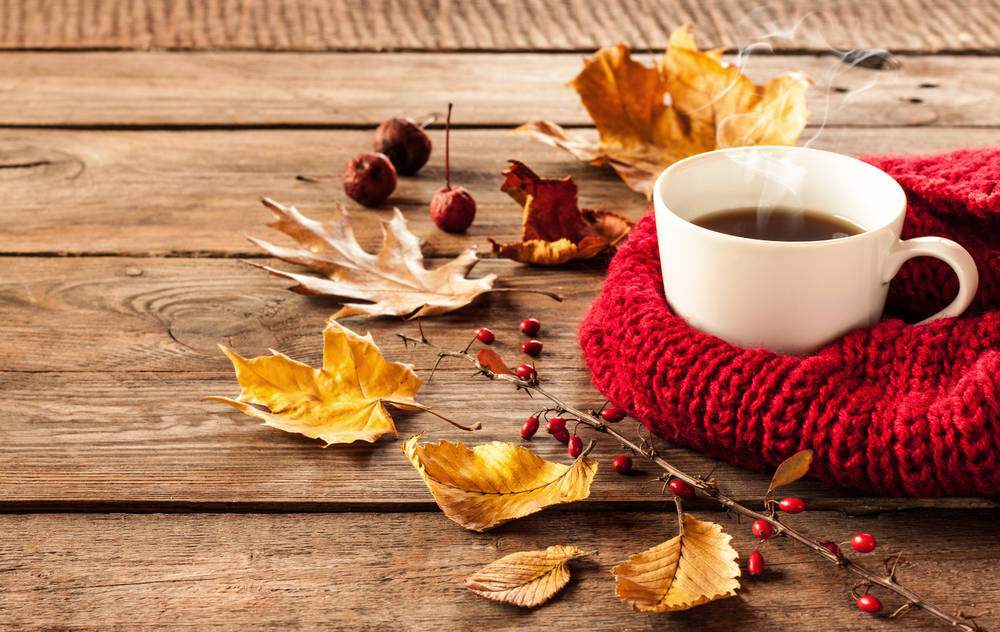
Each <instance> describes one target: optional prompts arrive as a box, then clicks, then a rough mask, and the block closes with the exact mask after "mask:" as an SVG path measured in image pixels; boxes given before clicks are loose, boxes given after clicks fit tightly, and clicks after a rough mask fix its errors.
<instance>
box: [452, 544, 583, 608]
mask: <svg viewBox="0 0 1000 632" xmlns="http://www.w3.org/2000/svg"><path fill="white" fill-rule="evenodd" d="M582 555H585V553H583V552H582V551H581V550H580V549H578V548H576V547H575V546H550V547H549V548H547V549H545V550H544V551H518V552H517V553H511V554H510V555H505V556H503V557H501V558H500V559H498V560H496V561H495V562H490V563H489V564H487V565H486V566H484V567H482V568H481V569H479V570H478V571H476V572H475V573H473V574H472V575H469V577H468V578H466V580H465V587H466V588H468V589H469V590H471V591H472V592H474V593H476V594H477V595H479V596H480V597H483V598H484V599H489V600H491V601H499V602H501V603H507V604H511V605H513V606H520V607H521V608H534V607H535V606H539V605H541V604H543V603H545V602H546V601H548V600H549V599H551V598H552V596H553V595H555V594H556V593H557V592H559V591H560V590H561V589H562V587H563V586H565V585H566V583H567V582H569V561H570V560H572V559H574V558H577V557H580V556H582Z"/></svg>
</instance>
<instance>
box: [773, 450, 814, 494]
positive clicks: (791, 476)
mask: <svg viewBox="0 0 1000 632" xmlns="http://www.w3.org/2000/svg"><path fill="white" fill-rule="evenodd" d="M812 459H813V451H812V450H800V451H799V452H796V453H795V454H793V455H792V456H790V457H788V458H787V459H785V460H784V461H782V462H781V465H779V466H778V469H777V470H775V471H774V476H772V477H771V485H770V486H769V487H768V488H767V493H768V494H770V493H771V492H772V491H774V490H776V489H778V488H779V487H781V486H782V485H788V484H789V483H794V482H795V481H797V480H799V479H800V478H802V477H803V476H805V475H806V474H807V473H809V466H810V465H811V464H812Z"/></svg>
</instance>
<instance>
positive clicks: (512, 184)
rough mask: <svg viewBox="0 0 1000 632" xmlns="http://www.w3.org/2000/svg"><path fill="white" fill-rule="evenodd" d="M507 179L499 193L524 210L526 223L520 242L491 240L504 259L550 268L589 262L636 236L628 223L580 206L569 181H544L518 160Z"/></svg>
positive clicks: (610, 214) (571, 180)
mask: <svg viewBox="0 0 1000 632" xmlns="http://www.w3.org/2000/svg"><path fill="white" fill-rule="evenodd" d="M503 173H504V176H505V179H504V183H503V185H502V186H501V187H500V190H501V191H503V192H504V193H506V194H507V195H509V196H510V197H511V198H513V199H514V200H515V201H516V202H517V203H518V204H520V205H521V206H522V207H523V208H524V217H523V220H522V225H523V232H522V235H521V241H519V242H514V243H510V244H503V245H501V244H499V243H497V242H496V241H494V240H492V239H490V243H491V244H492V246H493V252H494V253H495V254H498V255H500V256H501V257H506V258H508V259H513V260H514V261H520V262H522V263H534V264H540V265H550V266H551V265H559V264H563V263H566V262H567V261H572V260H573V259H590V258H591V257H594V256H596V255H599V254H601V253H602V252H606V251H611V250H614V246H615V244H617V243H618V242H620V241H621V240H622V239H624V238H625V236H626V235H628V233H629V231H630V230H632V222H630V221H628V220H627V219H625V218H624V217H620V216H618V215H615V214H614V213H609V212H606V211H594V210H590V209H581V208H580V207H579V206H577V198H576V183H575V182H573V178H571V177H569V176H566V177H565V178H562V179H561V180H558V179H555V178H542V177H540V176H538V174H536V173H535V172H534V171H532V170H531V169H530V168H528V166H527V165H525V164H524V163H523V162H520V161H517V160H511V161H510V168H509V169H508V170H507V171H504V172H503Z"/></svg>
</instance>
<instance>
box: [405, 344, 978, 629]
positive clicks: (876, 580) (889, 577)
mask: <svg viewBox="0 0 1000 632" xmlns="http://www.w3.org/2000/svg"><path fill="white" fill-rule="evenodd" d="M396 335H397V336H399V337H400V338H402V339H403V341H404V342H412V343H416V344H423V345H426V346H428V347H431V348H433V349H435V350H436V351H437V353H438V358H439V359H441V358H445V357H450V358H460V359H462V360H465V361H467V362H470V363H472V364H473V365H475V366H476V368H477V369H478V370H479V373H480V374H482V375H483V376H485V377H487V378H489V379H491V380H499V381H503V382H509V383H511V384H512V385H514V386H515V387H517V389H518V390H521V389H523V390H525V391H527V392H528V393H532V392H534V393H538V394H539V395H542V396H543V397H546V398H548V399H549V400H550V401H551V402H552V403H553V404H555V406H556V407H557V408H558V409H559V410H560V411H563V412H565V413H569V414H570V415H573V416H574V417H576V418H577V420H578V421H580V423H583V424H585V425H587V426H590V427H591V428H592V429H594V430H596V431H597V432H602V433H604V434H607V435H610V436H612V437H614V438H615V439H616V440H617V441H618V442H619V443H620V444H621V445H622V446H624V447H626V448H628V449H630V450H632V451H633V452H635V453H636V454H639V455H642V456H643V457H645V458H647V459H649V460H650V461H652V462H653V463H655V464H656V465H658V466H659V467H660V468H662V469H663V470H664V471H665V472H667V474H669V475H670V476H672V477H674V478H678V479H680V480H682V481H685V482H687V483H688V484H690V485H691V486H692V487H694V488H695V489H696V490H698V491H700V492H701V493H702V494H703V495H705V496H708V497H709V498H711V499H712V500H714V501H715V502H717V503H719V504H720V505H722V506H723V507H724V508H725V509H726V511H727V512H733V513H736V514H738V515H743V516H747V517H749V518H752V519H754V520H764V521H766V522H768V523H769V524H770V525H771V526H772V527H774V533H775V535H785V536H787V537H789V538H791V539H792V540H795V541H796V542H798V543H799V544H801V545H803V546H805V547H806V548H808V549H810V550H812V551H813V552H814V553H815V554H816V555H819V556H820V557H822V558H824V559H826V560H827V561H828V562H832V563H833V564H836V565H838V566H839V567H841V568H843V569H846V570H847V571H849V572H851V573H854V574H855V575H858V576H859V577H861V578H862V579H863V581H862V582H861V585H877V586H881V587H882V588H885V589H886V590H888V591H890V592H893V593H895V594H897V595H899V596H900V597H902V598H903V599H905V600H906V602H907V604H908V605H909V606H910V608H920V609H922V610H924V611H926V612H927V613H928V614H930V615H931V616H933V617H936V618H938V619H940V620H941V621H944V622H946V623H947V624H948V625H950V626H951V627H952V628H954V629H956V630H962V631H963V632H984V631H983V629H982V628H981V627H979V625H977V624H976V622H975V621H973V620H972V619H971V618H968V617H964V616H962V615H950V614H948V613H947V612H945V611H944V610H942V609H941V608H939V607H937V606H935V605H934V604H932V603H929V602H928V601H927V600H925V599H924V598H923V597H921V596H920V595H918V594H917V593H915V592H913V591H912V590H910V589H909V588H907V587H906V586H903V585H902V584H900V583H899V582H897V581H896V578H895V568H893V569H892V570H891V571H889V572H887V574H886V575H880V574H879V573H876V572H875V571H872V570H870V569H869V568H867V567H866V566H864V565H862V564H860V563H858V562H856V561H854V560H851V559H848V558H846V557H844V555H843V554H841V553H834V552H833V551H831V550H829V549H827V548H826V547H825V546H823V545H822V544H821V543H820V542H819V541H817V540H813V539H812V538H810V537H809V536H807V535H806V534H804V533H802V532H801V531H799V530H797V529H795V528H793V527H790V526H788V525H786V524H784V523H782V522H781V521H780V520H779V519H778V517H777V516H776V515H772V514H771V513H770V512H769V513H760V512H758V511H754V510H753V509H750V508H749V507H746V506H744V505H742V504H740V503H739V502H737V501H736V500H734V499H733V498H730V497H729V496H727V495H725V494H723V493H722V492H721V491H720V490H719V488H718V486H717V485H716V484H715V483H714V481H712V480H705V479H704V478H702V477H698V476H692V475H690V474H687V473H685V472H683V471H681V470H679V469H677V468H676V467H674V466H673V465H671V464H670V463H669V462H667V461H666V460H665V459H663V458H662V457H661V456H660V455H659V454H658V453H657V452H656V450H655V448H654V447H653V446H652V444H651V443H647V442H646V441H645V440H642V441H640V443H636V442H635V441H633V440H631V439H629V438H628V437H626V436H625V435H623V434H622V433H620V432H619V431H618V430H616V429H615V428H612V427H611V426H609V425H608V424H606V423H605V422H604V421H603V420H602V419H601V418H600V417H598V416H596V415H591V414H588V413H586V412H584V411H582V410H579V409H577V408H574V407H573V406H570V405H569V404H567V403H566V402H564V401H563V400H562V399H560V398H559V397H558V396H556V395H554V394H552V393H550V392H549V391H547V390H545V389H544V388H542V387H541V386H540V385H539V384H538V381H537V379H532V380H522V379H521V378H519V377H517V376H515V375H500V374H496V373H493V372H492V371H490V370H489V369H488V368H486V367H484V366H482V365H481V364H479V362H478V360H476V358H475V356H472V355H470V354H468V353H463V352H458V351H450V350H448V349H443V348H441V347H438V346H437V345H435V344H433V343H431V342H430V341H429V340H427V338H426V337H424V336H423V334H422V333H421V339H417V338H413V337H411V336H407V335H405V334H399V333H397V334H396ZM897 616H898V615H897Z"/></svg>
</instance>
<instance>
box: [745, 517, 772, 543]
mask: <svg viewBox="0 0 1000 632" xmlns="http://www.w3.org/2000/svg"><path fill="white" fill-rule="evenodd" d="M750 530H751V531H753V534H754V535H755V536H757V537H758V538H760V539H761V540H766V539H768V538H770V537H771V536H772V535H774V527H772V526H771V523H770V522H768V521H767V520H754V521H753V524H752V525H750Z"/></svg>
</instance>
